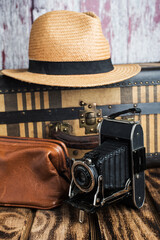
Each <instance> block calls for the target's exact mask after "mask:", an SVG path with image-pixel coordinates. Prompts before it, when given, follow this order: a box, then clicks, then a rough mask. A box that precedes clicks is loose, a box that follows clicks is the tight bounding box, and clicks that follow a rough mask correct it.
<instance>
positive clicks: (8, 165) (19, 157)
mask: <svg viewBox="0 0 160 240" xmlns="http://www.w3.org/2000/svg"><path fill="white" fill-rule="evenodd" d="M69 183H70V168H69V158H68V151H67V148H66V146H65V144H64V143H62V142H60V141H57V140H47V139H34V138H18V137H0V205H3V206H4V205H5V206H20V207H33V208H40V209H50V208H54V207H56V206H59V205H60V204H62V202H63V200H64V199H65V198H66V196H67V194H68V188H69Z"/></svg>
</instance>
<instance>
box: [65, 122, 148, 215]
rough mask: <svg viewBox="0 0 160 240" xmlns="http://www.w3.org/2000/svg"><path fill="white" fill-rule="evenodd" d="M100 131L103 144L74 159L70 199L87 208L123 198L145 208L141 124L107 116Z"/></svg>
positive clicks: (144, 165)
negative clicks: (80, 157)
mask: <svg viewBox="0 0 160 240" xmlns="http://www.w3.org/2000/svg"><path fill="white" fill-rule="evenodd" d="M99 132H100V134H99V142H100V144H99V146H98V147H97V148H95V149H94V150H92V151H90V152H88V153H86V154H85V155H84V157H83V158H82V159H78V160H73V164H72V168H71V173H72V181H71V184H70V189H69V200H68V202H69V203H70V204H71V205H73V206H75V207H78V208H79V209H81V210H85V211H87V212H94V211H95V210H97V209H98V208H99V207H102V206H104V205H107V204H110V203H112V202H115V201H118V200H120V199H128V202H129V203H131V202H132V203H133V205H134V206H135V207H136V208H141V207H142V206H143V203H144V199H145V175H144V170H145V169H146V158H145V148H144V143H143V130H142V127H141V125H140V124H139V123H135V122H130V121H122V120H115V119H109V118H104V119H103V121H102V123H101V126H100V131H99Z"/></svg>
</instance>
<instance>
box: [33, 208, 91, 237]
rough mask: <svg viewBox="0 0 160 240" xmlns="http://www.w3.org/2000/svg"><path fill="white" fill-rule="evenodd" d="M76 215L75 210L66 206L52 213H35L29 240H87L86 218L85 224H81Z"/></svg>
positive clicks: (76, 211)
mask: <svg viewBox="0 0 160 240" xmlns="http://www.w3.org/2000/svg"><path fill="white" fill-rule="evenodd" d="M78 213H79V211H78V210H77V209H75V208H73V207H70V206H68V205H63V206H62V207H59V208H56V209H54V210H52V211H43V210H39V211H37V212H36V216H35V219H34V222H33V226H32V229H31V233H30V237H29V240H44V239H45V240H54V239H56V240H61V239H64V240H72V239H74V240H76V239H79V240H81V239H82V240H87V239H89V223H88V217H87V216H85V222H84V223H83V224H81V223H79V222H78Z"/></svg>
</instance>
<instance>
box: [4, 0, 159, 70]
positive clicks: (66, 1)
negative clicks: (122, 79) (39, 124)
mask: <svg viewBox="0 0 160 240" xmlns="http://www.w3.org/2000/svg"><path fill="white" fill-rule="evenodd" d="M63 9H66V10H71V11H81V12H83V11H93V12H95V13H96V14H97V15H98V16H99V17H100V20H101V23H102V30H103V33H104V35H105V37H106V38H107V40H108V41H109V43H110V50H111V53H112V54H111V55H112V61H113V63H114V64H115V63H132V62H154V61H155V62H157V61H160V52H159V49H160V0H151V1H150V0H141V1H139V0H121V1H117V0H61V1H59V0H54V1H53V0H23V1H20V0H14V1H10V0H0V13H1V14H0V43H1V44H0V68H26V67H28V42H29V34H30V29H31V24H32V23H33V21H34V20H35V19H36V18H37V17H39V16H40V15H42V14H44V13H46V12H48V11H52V10H63ZM151 49H152V51H151Z"/></svg>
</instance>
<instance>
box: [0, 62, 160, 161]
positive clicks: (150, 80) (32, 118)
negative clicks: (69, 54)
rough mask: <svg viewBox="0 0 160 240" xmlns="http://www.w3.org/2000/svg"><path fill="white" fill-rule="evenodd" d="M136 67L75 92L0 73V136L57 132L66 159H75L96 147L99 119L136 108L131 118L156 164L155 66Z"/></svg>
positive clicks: (159, 112) (159, 84)
mask: <svg viewBox="0 0 160 240" xmlns="http://www.w3.org/2000/svg"><path fill="white" fill-rule="evenodd" d="M141 66H142V71H141V72H140V73H139V74H138V75H137V76H135V77H132V78H131V79H129V80H125V81H123V82H119V83H116V84H111V85H107V86H103V87H96V88H81V89H79V88H77V89H75V88H59V87H57V88H56V87H50V86H43V85H36V84H35V85H34V84H29V83H24V82H21V81H17V80H14V79H12V78H9V77H6V76H4V75H1V76H0V135H1V136H2V135H4V136H7V135H8V136H21V137H40V138H49V137H55V132H57V133H58V138H59V134H61V135H62V136H60V139H63V140H64V142H66V143H67V144H68V147H69V148H70V149H69V153H70V156H71V157H74V158H79V157H81V156H82V155H83V153H84V152H86V151H88V149H91V148H93V147H95V146H96V144H97V140H98V136H97V125H98V123H99V122H101V120H102V117H103V116H106V115H107V116H108V115H110V114H111V113H114V112H117V111H121V110H124V109H127V108H132V107H138V108H141V109H142V112H141V115H140V116H138V115H135V116H134V118H135V120H140V121H141V124H142V126H143V129H144V142H145V146H146V151H147V158H148V159H150V158H153V159H155V160H156V159H158V158H159V156H160V137H159V136H160V64H146V65H145V64H143V65H141ZM129 117H133V116H129ZM75 136H76V137H75ZM84 136H85V138H84ZM68 137H70V138H68ZM77 137H78V138H77ZM65 138H66V141H65ZM68 139H69V140H68Z"/></svg>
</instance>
